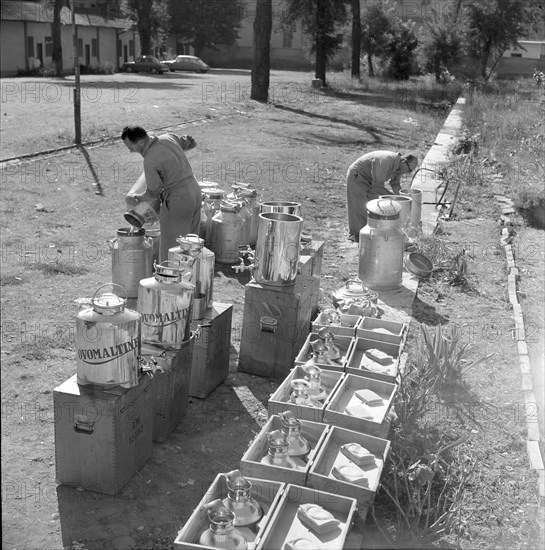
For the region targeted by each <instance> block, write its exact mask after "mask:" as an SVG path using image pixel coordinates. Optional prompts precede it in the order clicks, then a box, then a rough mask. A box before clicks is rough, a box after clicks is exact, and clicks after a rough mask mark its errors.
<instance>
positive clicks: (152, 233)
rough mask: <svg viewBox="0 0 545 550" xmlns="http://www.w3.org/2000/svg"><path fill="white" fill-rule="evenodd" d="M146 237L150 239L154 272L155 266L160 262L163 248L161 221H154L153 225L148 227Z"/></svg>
mask: <svg viewBox="0 0 545 550" xmlns="http://www.w3.org/2000/svg"><path fill="white" fill-rule="evenodd" d="M145 231H146V237H148V239H149V243H150V244H151V254H150V263H151V272H152V273H153V266H154V265H155V264H158V263H159V250H161V228H160V227H159V223H154V224H153V225H151V226H149V227H146V228H145Z"/></svg>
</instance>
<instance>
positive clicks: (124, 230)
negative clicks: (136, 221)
mask: <svg viewBox="0 0 545 550" xmlns="http://www.w3.org/2000/svg"><path fill="white" fill-rule="evenodd" d="M145 234H146V230H145V229H144V228H143V227H135V226H133V227H120V228H119V229H118V230H117V236H118V237H142V236H143V235H145Z"/></svg>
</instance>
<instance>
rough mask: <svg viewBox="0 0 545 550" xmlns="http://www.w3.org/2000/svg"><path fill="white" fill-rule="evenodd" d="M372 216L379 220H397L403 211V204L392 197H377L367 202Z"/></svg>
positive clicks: (368, 210)
mask: <svg viewBox="0 0 545 550" xmlns="http://www.w3.org/2000/svg"><path fill="white" fill-rule="evenodd" d="M366 208H367V212H368V214H369V217H370V218H375V219H377V220H396V219H398V218H399V214H400V212H401V205H399V204H398V203H397V202H396V201H394V200H392V199H375V200H372V201H369V202H368V203H367V207H366Z"/></svg>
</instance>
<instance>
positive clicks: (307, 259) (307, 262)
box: [297, 256, 313, 279]
mask: <svg viewBox="0 0 545 550" xmlns="http://www.w3.org/2000/svg"><path fill="white" fill-rule="evenodd" d="M312 267H313V266H312V257H311V256H300V257H299V262H298V264H297V278H298V279H299V278H301V279H312Z"/></svg>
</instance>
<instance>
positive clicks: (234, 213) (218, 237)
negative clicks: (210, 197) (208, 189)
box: [209, 201, 245, 264]
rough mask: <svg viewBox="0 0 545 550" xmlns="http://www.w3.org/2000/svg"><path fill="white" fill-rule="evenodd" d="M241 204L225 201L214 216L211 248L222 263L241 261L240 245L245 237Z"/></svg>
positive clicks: (217, 259)
mask: <svg viewBox="0 0 545 550" xmlns="http://www.w3.org/2000/svg"><path fill="white" fill-rule="evenodd" d="M240 209H241V204H240V203H236V202H227V201H223V202H222V203H221V204H220V210H219V212H216V214H215V215H214V217H213V218H212V228H211V231H210V246H209V248H210V250H212V252H213V253H214V254H215V255H216V261H217V262H219V263H221V264H235V263H237V262H238V261H239V247H240V246H241V243H242V241H243V238H244V231H245V220H244V218H242V217H241V215H240Z"/></svg>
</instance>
